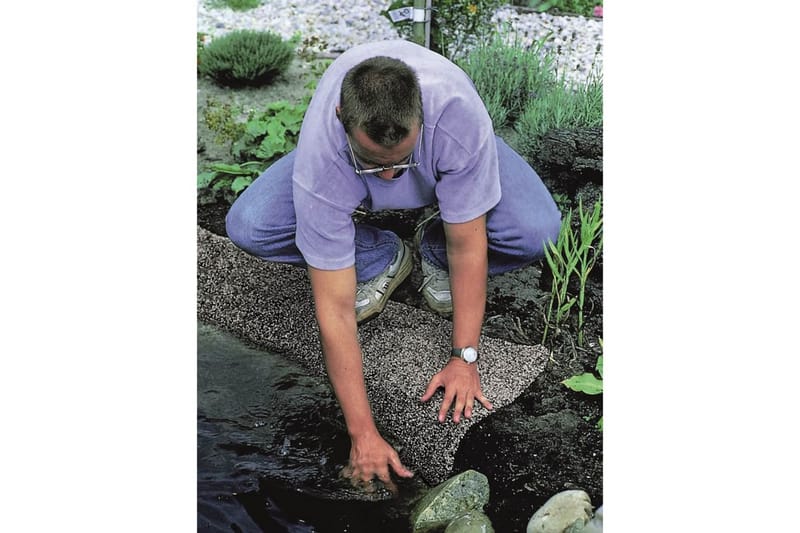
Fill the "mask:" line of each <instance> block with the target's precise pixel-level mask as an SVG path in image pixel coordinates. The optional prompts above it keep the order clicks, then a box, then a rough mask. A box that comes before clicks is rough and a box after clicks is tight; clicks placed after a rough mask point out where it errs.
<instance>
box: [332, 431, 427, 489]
mask: <svg viewBox="0 0 800 533" xmlns="http://www.w3.org/2000/svg"><path fill="white" fill-rule="evenodd" d="M390 466H391V468H392V470H394V472H395V474H397V475H398V476H400V477H406V478H408V477H412V476H413V475H414V473H413V472H411V471H410V470H409V469H407V468H406V467H405V466H403V463H401V462H400V456H399V455H397V452H396V451H395V450H394V448H392V447H391V446H390V445H389V443H388V442H386V441H385V440H383V437H381V436H380V434H378V433H377V432H370V433H367V434H364V435H361V436H358V437H351V444H350V462H349V463H348V465H347V466H345V467H344V468H343V469H342V472H341V475H342V476H344V477H346V478H349V479H350V483H352V485H353V486H354V487H357V488H363V489H365V490H367V491H368V492H372V491H374V490H375V487H374V485H373V484H372V479H373V478H374V477H375V476H377V477H378V479H380V480H381V481H382V482H383V484H384V485H385V486H386V488H387V489H389V491H391V492H392V493H393V494H397V486H396V485H395V484H394V482H393V481H392V477H391V475H390V472H389V467H390Z"/></svg>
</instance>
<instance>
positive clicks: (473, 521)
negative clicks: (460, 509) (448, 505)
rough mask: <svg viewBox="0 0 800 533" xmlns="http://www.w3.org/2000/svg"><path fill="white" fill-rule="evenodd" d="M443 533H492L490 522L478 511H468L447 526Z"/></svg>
mask: <svg viewBox="0 0 800 533" xmlns="http://www.w3.org/2000/svg"><path fill="white" fill-rule="evenodd" d="M444 533H494V528H493V527H492V521H491V520H489V517H488V516H486V515H485V514H483V513H482V512H480V511H470V512H469V513H467V514H465V515H464V516H459V517H458V518H456V519H455V520H453V521H452V522H450V523H449V524H448V525H447V529H445V530H444Z"/></svg>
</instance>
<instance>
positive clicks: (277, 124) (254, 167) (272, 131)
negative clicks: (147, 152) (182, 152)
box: [197, 96, 310, 204]
mask: <svg viewBox="0 0 800 533" xmlns="http://www.w3.org/2000/svg"><path fill="white" fill-rule="evenodd" d="M309 99H310V96H307V98H305V99H304V101H303V102H301V103H299V104H290V103H289V102H286V101H284V100H281V101H278V102H272V103H270V104H269V105H267V107H266V109H264V110H263V111H261V112H255V111H251V112H250V113H248V114H247V117H246V119H245V120H244V121H241V120H240V117H241V116H242V114H243V111H242V110H241V109H239V108H234V107H232V106H231V105H229V104H218V103H217V102H216V101H213V100H210V101H209V102H208V103H207V105H206V109H205V112H204V119H205V122H206V125H207V126H208V128H209V129H210V130H211V131H213V132H214V133H215V134H216V137H215V139H214V141H215V142H217V143H219V144H227V143H230V154H231V157H232V159H233V160H234V162H233V163H213V164H211V165H210V166H209V167H208V169H207V170H206V171H204V172H201V173H200V174H199V175H198V176H197V187H198V190H199V199H198V202H199V203H201V204H204V203H210V202H214V201H216V200H217V199H218V196H219V195H222V197H223V198H224V199H225V200H227V201H228V202H229V203H233V200H235V199H236V197H237V196H238V195H239V194H240V193H241V192H242V191H243V190H244V189H245V188H246V187H247V186H249V185H250V184H251V183H252V182H253V180H254V179H255V178H257V177H258V176H259V175H260V174H261V173H262V172H263V171H264V170H266V168H267V167H269V166H270V165H271V164H272V163H274V162H275V161H276V160H277V159H278V158H280V157H282V156H283V155H285V154H287V153H289V152H290V151H292V150H293V149H294V148H295V147H296V146H297V137H298V135H299V133H300V126H301V125H302V122H303V117H304V116H305V112H306V109H307V108H308V101H309Z"/></svg>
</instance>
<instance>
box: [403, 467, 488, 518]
mask: <svg viewBox="0 0 800 533" xmlns="http://www.w3.org/2000/svg"><path fill="white" fill-rule="evenodd" d="M487 503H489V480H488V479H486V476H484V475H483V474H481V473H480V472H476V471H475V470H467V471H465V472H462V473H460V474H458V475H456V476H453V477H452V478H450V479H448V480H447V481H445V482H443V483H440V484H439V485H437V486H436V487H434V488H433V489H431V491H430V492H429V493H428V494H426V495H425V496H424V497H423V498H422V499H421V500H420V501H419V503H417V505H416V506H414V510H413V511H412V512H411V527H412V529H413V531H414V533H427V532H430V531H436V530H441V529H442V528H444V527H446V526H447V525H448V524H449V523H450V522H452V521H453V520H455V519H457V518H458V517H460V516H463V515H465V514H467V513H468V512H469V511H474V510H477V511H482V510H483V507H484V506H485V505H486V504H487Z"/></svg>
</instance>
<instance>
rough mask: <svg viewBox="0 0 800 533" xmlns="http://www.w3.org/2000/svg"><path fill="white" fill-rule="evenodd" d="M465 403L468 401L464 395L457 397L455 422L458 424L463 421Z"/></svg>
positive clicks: (454, 413) (454, 411)
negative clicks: (462, 414)
mask: <svg viewBox="0 0 800 533" xmlns="http://www.w3.org/2000/svg"><path fill="white" fill-rule="evenodd" d="M465 403H466V402H465V401H464V396H462V395H460V394H459V395H458V397H457V398H456V407H455V409H453V422H455V423H456V424H458V423H459V422H461V413H462V412H463V411H464V404H465Z"/></svg>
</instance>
